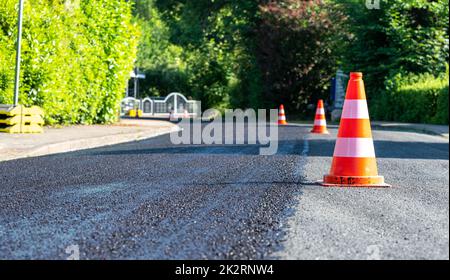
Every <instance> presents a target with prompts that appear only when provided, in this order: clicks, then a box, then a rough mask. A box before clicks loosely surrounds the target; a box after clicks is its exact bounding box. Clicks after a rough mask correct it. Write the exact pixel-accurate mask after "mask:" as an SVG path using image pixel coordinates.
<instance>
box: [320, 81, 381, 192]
mask: <svg viewBox="0 0 450 280" xmlns="http://www.w3.org/2000/svg"><path fill="white" fill-rule="evenodd" d="M322 185H324V186H326V187H389V185H387V184H385V182H384V177H383V176H379V175H378V168H377V162H376V156H375V149H374V145H373V139H372V130H371V127H370V119H369V112H368V110H367V101H366V93H365V89H364V82H363V80H362V73H350V80H349V82H348V87H347V94H346V97H345V103H344V109H343V112H342V117H341V124H340V126H339V132H338V139H337V141H336V146H335V149H334V155H333V163H332V164H331V170H330V174H329V175H325V176H324V180H323V183H322Z"/></svg>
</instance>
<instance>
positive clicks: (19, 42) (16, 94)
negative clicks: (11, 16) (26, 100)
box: [14, 0, 24, 106]
mask: <svg viewBox="0 0 450 280" xmlns="http://www.w3.org/2000/svg"><path fill="white" fill-rule="evenodd" d="M23 1H24V0H19V20H18V23H17V29H18V31H17V53H16V79H15V84H14V106H17V105H18V104H19V79H20V51H21V45H22V17H23Z"/></svg>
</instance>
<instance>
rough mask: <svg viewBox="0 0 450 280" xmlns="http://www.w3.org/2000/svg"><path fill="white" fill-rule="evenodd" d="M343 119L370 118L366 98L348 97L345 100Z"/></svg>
mask: <svg viewBox="0 0 450 280" xmlns="http://www.w3.org/2000/svg"><path fill="white" fill-rule="evenodd" d="M342 118H343V119H369V110H368V109H367V101H366V100H356V99H355V100H352V99H348V100H345V102H344V109H343V111H342Z"/></svg>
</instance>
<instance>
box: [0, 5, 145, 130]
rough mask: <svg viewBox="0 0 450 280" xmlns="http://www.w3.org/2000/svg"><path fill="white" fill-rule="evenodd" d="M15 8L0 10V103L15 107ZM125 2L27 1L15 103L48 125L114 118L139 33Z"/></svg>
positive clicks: (15, 6)
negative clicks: (37, 112) (37, 111)
mask: <svg viewBox="0 0 450 280" xmlns="http://www.w3.org/2000/svg"><path fill="white" fill-rule="evenodd" d="M17 2H18V1H16V0H4V1H3V2H2V5H0V103H6V104H10V103H12V101H13V87H14V59H15V40H16V35H17V31H16V23H17ZM131 5H132V4H131V3H130V2H128V1H125V0H83V1H80V0H67V1H56V0H33V1H25V9H24V22H23V24H24V31H23V43H22V75H21V87H20V103H21V104H24V105H38V106H41V107H43V109H44V111H45V117H46V121H47V123H49V124H55V123H60V124H73V123H85V124H91V123H107V122H111V121H114V120H115V119H116V117H117V112H118V108H119V103H120V102H119V101H120V99H121V98H122V96H123V94H124V89H125V88H126V82H127V80H128V78H129V73H130V72H131V70H132V68H133V63H134V60H135V58H136V49H137V41H138V35H139V32H138V29H137V26H136V25H135V24H134V23H133V22H132V20H133V17H132V13H131Z"/></svg>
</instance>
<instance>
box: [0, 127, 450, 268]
mask: <svg viewBox="0 0 450 280" xmlns="http://www.w3.org/2000/svg"><path fill="white" fill-rule="evenodd" d="M279 132H280V133H279V150H278V153H277V154H276V155H274V156H260V155H259V146H257V145H233V146H225V145H216V146H207V145H194V146H190V145H180V146H177V145H173V144H171V142H170V138H169V136H168V135H166V136H160V137H157V138H153V139H149V140H144V141H139V142H133V143H128V144H120V145H116V146H111V147H105V148H98V149H92V150H87V151H80V152H74V153H66V154H60V155H52V156H44V157H38V158H28V159H20V160H15V161H7V162H2V163H0V204H1V205H2V206H1V207H0V258H1V259H10V258H12V259H29V258H32V259H66V258H68V257H71V255H72V256H73V253H74V250H73V249H74V248H77V249H79V253H80V258H81V259H278V258H280V259H391V258H392V259H416V258H419V259H448V258H449V179H448V176H449V174H448V170H449V151H448V140H445V139H443V138H440V137H437V136H430V135H422V134H416V133H407V132H390V131H374V139H375V149H376V152H377V156H378V165H379V170H380V174H381V175H384V176H385V177H386V181H387V182H388V183H390V184H392V185H393V187H392V188H389V189H339V188H323V187H321V186H319V185H317V183H316V181H317V180H320V179H321V177H322V176H323V175H324V174H325V173H327V172H328V171H329V170H328V169H329V167H330V165H331V159H332V153H333V147H334V141H335V135H336V130H331V132H332V134H331V135H329V136H317V135H311V134H309V129H308V128H305V127H297V126H287V127H280V131H279ZM75 251H76V250H75Z"/></svg>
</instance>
